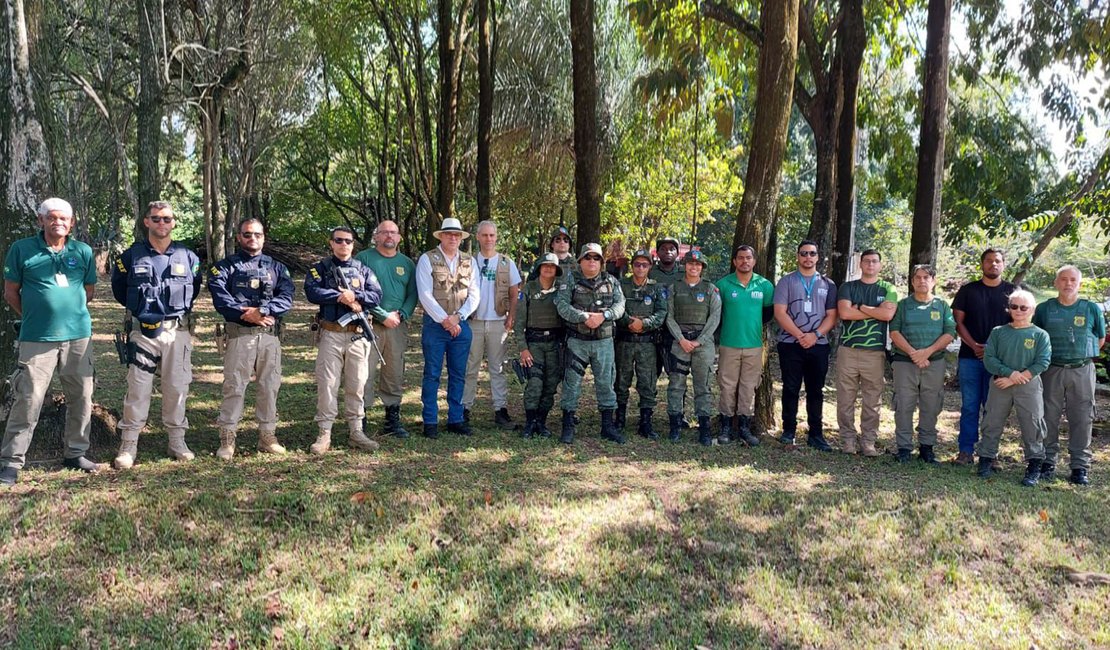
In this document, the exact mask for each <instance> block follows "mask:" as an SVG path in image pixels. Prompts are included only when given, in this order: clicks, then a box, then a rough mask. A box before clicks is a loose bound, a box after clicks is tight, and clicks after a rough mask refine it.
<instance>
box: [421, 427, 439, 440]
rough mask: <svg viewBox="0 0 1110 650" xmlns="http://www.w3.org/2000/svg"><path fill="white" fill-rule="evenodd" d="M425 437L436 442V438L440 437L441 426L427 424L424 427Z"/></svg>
mask: <svg viewBox="0 0 1110 650" xmlns="http://www.w3.org/2000/svg"><path fill="white" fill-rule="evenodd" d="M424 437H425V438H431V439H432V440H435V439H436V438H438V437H439V425H438V424H425V425H424Z"/></svg>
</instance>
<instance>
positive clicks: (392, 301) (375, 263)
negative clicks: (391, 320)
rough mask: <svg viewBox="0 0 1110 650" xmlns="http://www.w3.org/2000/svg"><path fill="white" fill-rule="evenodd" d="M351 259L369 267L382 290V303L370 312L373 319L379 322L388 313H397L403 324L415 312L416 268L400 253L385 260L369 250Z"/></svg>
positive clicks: (371, 249)
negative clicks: (401, 317) (399, 313)
mask: <svg viewBox="0 0 1110 650" xmlns="http://www.w3.org/2000/svg"><path fill="white" fill-rule="evenodd" d="M355 259H356V260H358V261H360V262H362V263H363V264H365V265H366V266H369V267H370V270H371V271H373V272H374V275H376V276H377V277H378V284H380V285H381V287H382V302H381V304H380V305H378V306H377V307H375V308H374V309H372V310H371V311H372V312H373V314H374V318H375V319H377V320H378V321H379V322H380V321H382V320H383V319H385V317H386V316H388V315H389V312H392V311H399V312H401V314H403V315H404V318H405V319H406V320H407V319H409V318H412V312H413V310H415V309H416V264H414V263H413V261H412V259H410V258H409V257H408V256H406V255H403V254H401V253H397V254H396V255H394V256H393V257H386V256H384V255H382V254H381V253H379V252H378V251H377V250H375V249H373V248H368V249H366V250H364V251H362V252H361V253H359V254H358V255H356V256H355Z"/></svg>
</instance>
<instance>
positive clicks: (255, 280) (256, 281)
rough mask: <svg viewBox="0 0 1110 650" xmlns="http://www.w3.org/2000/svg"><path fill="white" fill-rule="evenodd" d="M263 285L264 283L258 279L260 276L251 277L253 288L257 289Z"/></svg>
mask: <svg viewBox="0 0 1110 650" xmlns="http://www.w3.org/2000/svg"><path fill="white" fill-rule="evenodd" d="M261 285H262V283H261V282H259V281H258V278H251V289H257V288H258V287H259V286H261Z"/></svg>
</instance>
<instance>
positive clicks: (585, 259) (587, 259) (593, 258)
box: [582, 255, 601, 262]
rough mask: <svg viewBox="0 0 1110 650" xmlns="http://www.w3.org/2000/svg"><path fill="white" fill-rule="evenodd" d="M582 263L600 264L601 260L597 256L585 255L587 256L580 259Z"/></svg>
mask: <svg viewBox="0 0 1110 650" xmlns="http://www.w3.org/2000/svg"><path fill="white" fill-rule="evenodd" d="M582 261H583V262H600V261H601V258H600V257H598V256H597V255H587V256H585V257H583V258H582Z"/></svg>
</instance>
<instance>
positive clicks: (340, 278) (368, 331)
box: [332, 266, 385, 366]
mask: <svg viewBox="0 0 1110 650" xmlns="http://www.w3.org/2000/svg"><path fill="white" fill-rule="evenodd" d="M332 273H333V274H334V275H335V284H336V286H338V287H339V289H340V291H350V290H351V283H349V282H347V278H346V277H345V276H344V275H343V272H342V271H341V270H340V269H339V267H338V266H335V267H332ZM355 321H358V325H359V327H360V328H361V329H362V333H361V334H355V335H354V336H352V337H351V340H352V341H357V340H359V339H366V340H367V341H370V347H371V348H373V349H374V352H377V353H378V361H380V362H381V364H382V365H383V366H384V365H385V357H383V356H382V350H381V348H379V347H378V339H377V337H375V336H374V326H373V325H371V324H370V319H369V318H367V317H366V310H360V311H353V310H352V311H349V312H347V313H346V314H344V315H343V316H341V317H340V318H339V321H338V323H339V324H340V325H343V326H344V327H346V326H347V325H349V324H351V323H353V322H355Z"/></svg>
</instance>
